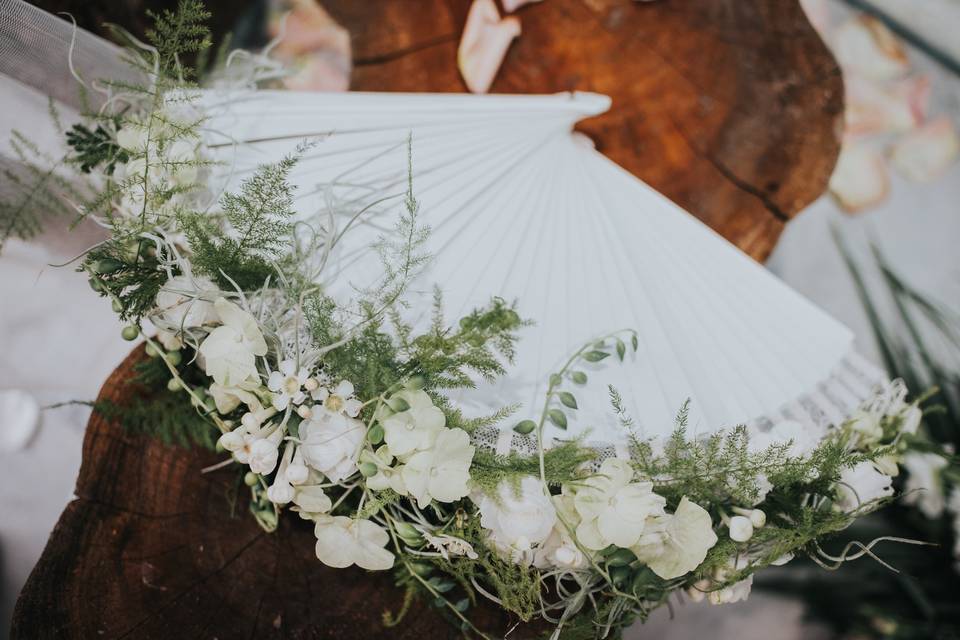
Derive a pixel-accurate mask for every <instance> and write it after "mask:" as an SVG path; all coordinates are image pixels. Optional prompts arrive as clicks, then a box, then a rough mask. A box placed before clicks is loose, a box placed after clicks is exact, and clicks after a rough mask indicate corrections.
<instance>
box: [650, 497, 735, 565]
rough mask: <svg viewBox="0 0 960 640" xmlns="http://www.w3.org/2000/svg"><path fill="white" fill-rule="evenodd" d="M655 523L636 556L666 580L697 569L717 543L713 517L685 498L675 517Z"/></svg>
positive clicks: (661, 518) (664, 517)
mask: <svg viewBox="0 0 960 640" xmlns="http://www.w3.org/2000/svg"><path fill="white" fill-rule="evenodd" d="M738 517H740V516H738ZM652 520H653V521H652V523H651V524H650V526H649V527H648V529H649V531H648V532H647V533H645V534H644V535H643V536H641V538H640V542H639V544H638V545H637V546H635V547H633V552H634V554H636V556H637V558H639V559H640V561H641V562H643V563H645V564H646V565H647V566H648V567H650V570H651V571H653V572H654V573H655V574H657V575H658V576H660V577H661V578H663V579H664V580H672V579H673V578H679V577H680V576H682V575H685V574H687V573H689V572H691V571H693V570H694V569H696V568H697V567H698V566H699V565H700V563H701V562H703V560H704V558H706V557H707V552H708V551H709V550H710V549H711V548H712V547H713V545H715V544H716V543H717V534H716V533H714V531H713V523H712V522H711V520H710V514H709V513H707V510H706V509H704V508H703V507H701V506H700V505H698V504H696V503H694V502H691V501H690V500H688V499H687V498H686V497H683V498H682V499H681V500H680V504H678V505H677V509H676V511H674V512H673V514H671V515H662V516H657V517H655V518H653V519H652ZM749 522H750V521H749V520H747V523H748V524H749Z"/></svg>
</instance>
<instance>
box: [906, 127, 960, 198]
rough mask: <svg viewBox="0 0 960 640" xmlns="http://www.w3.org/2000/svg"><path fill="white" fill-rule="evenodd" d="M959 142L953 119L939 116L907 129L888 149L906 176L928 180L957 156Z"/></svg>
mask: <svg viewBox="0 0 960 640" xmlns="http://www.w3.org/2000/svg"><path fill="white" fill-rule="evenodd" d="M958 148H960V142H958V139H957V130H956V128H955V127H954V125H953V122H952V121H951V120H950V119H949V118H947V117H945V116H941V117H939V118H936V119H934V120H931V121H930V122H928V123H927V124H925V125H923V126H922V127H920V128H919V129H915V130H913V131H911V132H909V133H906V134H904V135H902V136H900V138H899V139H898V140H897V141H896V143H895V144H894V145H893V148H892V149H891V153H890V156H891V160H892V162H893V166H894V167H896V168H897V171H899V172H900V173H901V174H902V175H903V176H904V177H905V178H907V179H909V180H915V181H916V182H931V181H933V180H935V179H936V178H938V177H939V176H940V175H942V174H943V172H944V171H946V170H947V167H949V166H950V165H951V164H952V163H953V161H954V160H955V159H956V157H957V151H958Z"/></svg>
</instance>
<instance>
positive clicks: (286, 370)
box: [280, 360, 297, 377]
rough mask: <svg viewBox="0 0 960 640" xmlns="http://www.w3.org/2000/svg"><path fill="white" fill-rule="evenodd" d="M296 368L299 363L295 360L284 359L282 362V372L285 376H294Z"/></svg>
mask: <svg viewBox="0 0 960 640" xmlns="http://www.w3.org/2000/svg"><path fill="white" fill-rule="evenodd" d="M296 368H297V363H295V362H294V361H293V360H284V361H283V362H281V363H280V373H282V374H283V376H284V377H287V376H292V375H293V372H294V370H295V369H296Z"/></svg>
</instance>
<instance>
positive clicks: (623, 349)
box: [617, 338, 627, 362]
mask: <svg viewBox="0 0 960 640" xmlns="http://www.w3.org/2000/svg"><path fill="white" fill-rule="evenodd" d="M626 353H627V345H625V344H623V340H621V339H620V338H617V357H618V358H620V362H623V356H625V355H626Z"/></svg>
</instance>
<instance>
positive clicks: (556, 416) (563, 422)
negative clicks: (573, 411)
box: [547, 409, 567, 429]
mask: <svg viewBox="0 0 960 640" xmlns="http://www.w3.org/2000/svg"><path fill="white" fill-rule="evenodd" d="M547 416H548V417H549V418H550V422H552V423H553V424H555V425H557V426H558V427H560V428H561V429H566V428H567V416H565V415H564V414H563V411H560V409H550V411H548V412H547Z"/></svg>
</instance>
